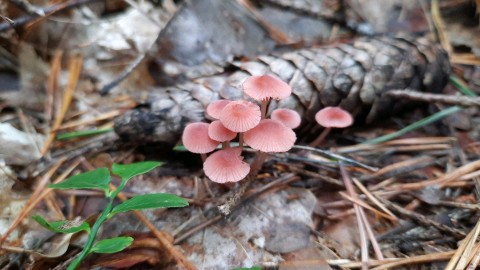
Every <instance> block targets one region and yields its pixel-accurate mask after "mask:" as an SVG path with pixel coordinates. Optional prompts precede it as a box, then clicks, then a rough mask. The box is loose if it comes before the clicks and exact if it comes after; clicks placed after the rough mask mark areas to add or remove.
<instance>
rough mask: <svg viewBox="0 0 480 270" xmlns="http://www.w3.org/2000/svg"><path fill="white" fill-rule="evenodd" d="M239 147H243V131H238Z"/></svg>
mask: <svg viewBox="0 0 480 270" xmlns="http://www.w3.org/2000/svg"><path fill="white" fill-rule="evenodd" d="M238 147H240V149H242V148H243V132H240V133H238Z"/></svg>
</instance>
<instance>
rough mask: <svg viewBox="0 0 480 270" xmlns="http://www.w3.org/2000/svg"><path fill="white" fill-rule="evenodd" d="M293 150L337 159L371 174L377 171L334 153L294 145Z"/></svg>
mask: <svg viewBox="0 0 480 270" xmlns="http://www.w3.org/2000/svg"><path fill="white" fill-rule="evenodd" d="M293 148H294V149H301V150H307V151H311V152H315V153H320V154H322V155H324V156H327V157H329V158H333V159H337V160H340V161H342V162H345V163H347V164H352V165H355V166H358V167H361V168H364V169H367V170H369V171H372V172H376V171H377V170H378V168H375V167H372V166H369V165H366V164H363V163H361V162H358V161H356V160H354V159H351V158H347V157H344V156H342V155H339V154H335V153H333V152H330V151H327V150H322V149H319V148H315V147H310V146H303V145H294V146H293Z"/></svg>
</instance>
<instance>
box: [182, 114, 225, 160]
mask: <svg viewBox="0 0 480 270" xmlns="http://www.w3.org/2000/svg"><path fill="white" fill-rule="evenodd" d="M208 126H209V124H207V123H202V122H197V123H191V124H188V125H187V126H186V127H185V129H184V130H183V135H182V142H183V145H184V146H185V148H187V150H188V151H190V152H192V153H197V154H201V155H202V159H205V158H206V153H209V152H212V151H213V150H215V148H216V147H217V146H218V144H219V142H218V141H215V140H212V139H211V138H210V137H209V136H208Z"/></svg>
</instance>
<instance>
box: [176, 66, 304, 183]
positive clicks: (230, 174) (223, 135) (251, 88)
mask: <svg viewBox="0 0 480 270" xmlns="http://www.w3.org/2000/svg"><path fill="white" fill-rule="evenodd" d="M243 91H244V93H245V95H246V96H248V97H249V98H250V99H249V100H247V99H244V100H235V101H230V100H217V101H214V102H212V103H210V104H209V105H208V106H207V108H206V110H205V114H206V115H205V116H206V118H207V119H210V120H212V122H211V123H204V122H197V123H190V124H188V125H187V126H186V127H185V129H184V131H183V136H182V141H183V145H184V146H185V148H186V149H187V150H189V151H190V152H193V153H198V154H201V155H202V160H203V169H204V172H205V175H206V176H207V177H208V178H210V180H212V181H214V182H217V183H226V182H237V181H240V180H242V179H244V178H245V177H246V176H247V175H248V173H249V172H250V164H248V163H246V162H245V161H244V160H243V156H242V150H243V145H244V144H246V145H248V146H249V147H251V148H252V149H255V150H258V151H260V152H264V153H269V152H286V151H288V150H290V149H291V148H292V147H293V145H294V143H295V141H296V139H297V137H296V135H295V132H293V130H292V129H294V128H296V127H298V126H300V121H301V118H300V115H299V114H298V113H297V112H296V111H293V110H289V109H276V110H274V111H272V113H271V115H270V116H269V115H267V107H268V103H269V101H270V100H272V99H277V100H280V99H284V98H287V97H288V96H290V95H291V93H292V88H291V87H290V86H289V85H288V84H287V83H285V82H283V81H282V80H280V79H279V78H277V77H274V76H272V75H262V76H251V77H249V78H247V79H246V80H245V81H244V83H243ZM257 102H259V103H260V106H259V104H257ZM237 137H238V147H231V146H230V142H231V141H232V140H234V139H235V138H237ZM219 144H222V148H221V149H220V150H217V151H215V149H216V148H217V147H218V145H219ZM213 151H215V152H213ZM210 152H213V153H212V154H210V155H209V156H208V157H207V153H210Z"/></svg>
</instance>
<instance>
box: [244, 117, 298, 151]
mask: <svg viewBox="0 0 480 270" xmlns="http://www.w3.org/2000/svg"><path fill="white" fill-rule="evenodd" d="M244 138H245V143H246V144H247V145H248V146H250V147H251V148H253V149H256V150H259V151H262V152H286V151H288V150H290V149H291V148H292V147H293V145H294V144H295V141H296V139H297V136H296V135H295V132H293V130H292V129H290V128H288V127H286V126H285V125H284V124H282V123H281V122H279V121H277V120H272V119H264V120H262V121H260V123H259V124H258V125H257V126H256V127H254V128H252V129H251V130H249V131H247V132H245V137H244Z"/></svg>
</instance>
